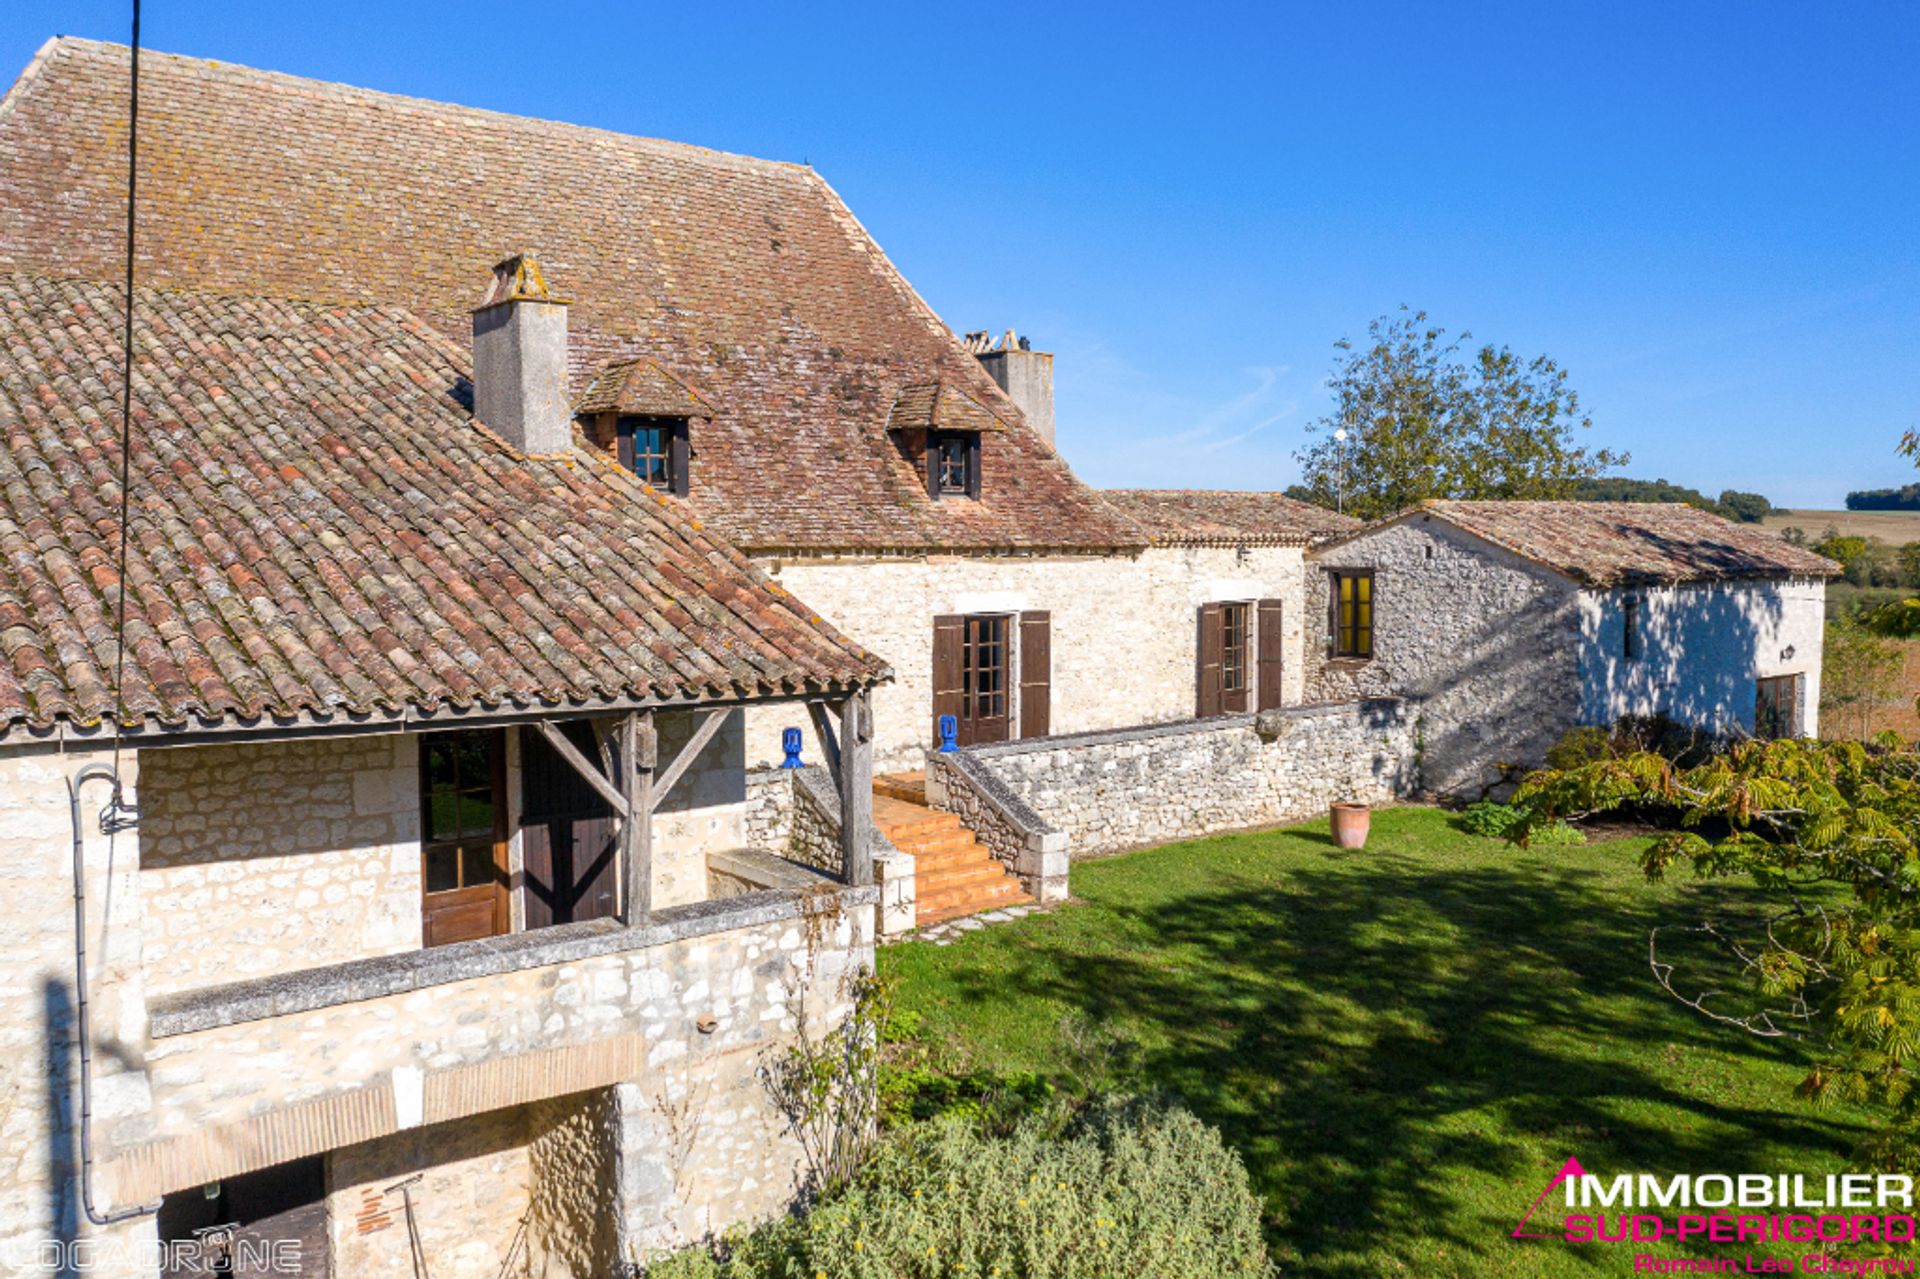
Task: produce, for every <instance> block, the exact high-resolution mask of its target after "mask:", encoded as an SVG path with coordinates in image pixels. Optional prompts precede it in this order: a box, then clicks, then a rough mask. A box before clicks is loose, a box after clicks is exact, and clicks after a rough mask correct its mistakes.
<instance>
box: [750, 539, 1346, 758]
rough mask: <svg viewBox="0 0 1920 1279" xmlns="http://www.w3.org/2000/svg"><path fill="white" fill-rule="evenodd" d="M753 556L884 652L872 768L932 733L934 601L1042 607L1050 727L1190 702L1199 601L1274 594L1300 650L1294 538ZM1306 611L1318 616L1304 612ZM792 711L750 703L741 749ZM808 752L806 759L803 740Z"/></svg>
mask: <svg viewBox="0 0 1920 1279" xmlns="http://www.w3.org/2000/svg"><path fill="white" fill-rule="evenodd" d="M760 563H761V564H762V566H763V567H765V568H767V569H768V570H769V571H770V572H772V573H773V575H774V578H775V580H776V581H777V582H778V583H779V584H780V585H781V586H783V587H785V588H786V589H788V590H790V591H792V592H793V593H794V594H795V595H796V596H798V597H799V598H800V599H803V600H805V601H806V602H807V604H808V605H809V606H811V607H812V608H814V609H816V610H818V611H819V613H820V615H821V616H823V617H825V618H827V619H829V620H830V621H832V622H833V624H834V625H835V626H837V627H838V628H839V629H840V630H841V631H843V632H845V633H846V634H847V635H849V636H851V637H852V638H853V639H855V640H857V641H859V642H860V643H861V644H863V645H865V646H866V647H867V648H869V649H871V650H873V651H874V652H875V653H878V654H879V655H880V656H882V657H883V658H885V659H886V660H887V662H888V664H889V665H890V666H892V668H893V672H894V682H893V683H892V684H888V685H882V686H881V687H880V688H877V689H876V690H874V731H875V739H874V745H875V756H874V758H875V765H876V767H880V768H898V767H918V766H919V761H920V752H921V751H922V750H924V749H926V748H927V747H929V746H931V745H933V744H934V743H933V742H932V740H931V739H932V719H933V689H932V678H933V619H934V618H935V617H936V616H938V615H941V614H946V613H987V612H997V613H1017V612H1022V611H1026V610H1045V611H1047V612H1049V613H1050V614H1051V615H1052V619H1051V644H1052V670H1051V681H1050V693H1051V702H1052V725H1051V728H1052V731H1053V732H1054V733H1075V732H1085V731H1088V730H1094V729H1106V728H1117V727H1123V726H1127V725H1132V724H1143V723H1161V722H1168V721H1172V720H1178V719H1183V718H1186V717H1188V716H1191V715H1192V714H1193V712H1194V663H1195V654H1194V648H1195V643H1196V640H1197V637H1198V630H1199V620H1198V610H1199V607H1200V605H1202V604H1205V603H1211V602H1215V601H1219V600H1258V599H1282V600H1286V601H1288V602H1289V607H1288V608H1287V609H1286V610H1285V613H1284V621H1283V626H1284V628H1285V631H1286V637H1287V638H1286V650H1287V652H1288V653H1289V654H1290V655H1291V654H1297V653H1298V652H1299V651H1300V635H1301V625H1302V622H1303V613H1302V610H1301V609H1300V608H1299V607H1294V606H1293V605H1294V604H1295V603H1296V602H1297V601H1299V600H1300V599H1301V589H1302V582H1303V574H1304V569H1303V566H1302V558H1301V552H1300V550H1299V549H1298V548H1296V547H1250V548H1247V550H1246V551H1245V553H1244V555H1243V554H1242V553H1241V552H1239V551H1237V550H1236V549H1235V548H1231V547H1219V548H1211V547H1208V548H1195V547H1168V548H1155V549H1151V550H1147V551H1144V552H1140V553H1137V554H1133V555H1106V556H1017V555H1006V556H920V557H902V558H897V559H867V560H856V559H800V560H792V559H784V560H783V559H770V558H766V557H762V558H761V560H760ZM1312 624H1313V625H1315V626H1317V625H1318V624H1319V623H1318V620H1317V618H1316V620H1315V621H1314V622H1313V623H1312ZM1015 639H1016V644H1015V647H1016V652H1015V653H1014V655H1013V662H1014V664H1015V665H1016V667H1017V665H1018V662H1019V660H1020V658H1019V653H1018V651H1017V648H1018V645H1017V636H1016V637H1015ZM1013 683H1014V684H1015V685H1016V686H1017V685H1018V683H1019V681H1018V679H1017V678H1016V679H1015V680H1014V681H1013ZM1301 689H1302V675H1301V671H1300V664H1299V662H1298V661H1289V662H1288V663H1287V664H1286V674H1285V677H1284V679H1283V690H1284V693H1285V698H1286V700H1287V701H1289V702H1296V701H1299V700H1300V697H1301ZM1018 720H1019V716H1018V713H1017V707H1016V712H1015V715H1014V722H1015V723H1016V724H1017V723H1018ZM804 724H805V717H804V714H802V713H800V712H799V711H798V710H797V708H793V709H789V708H782V707H772V708H767V709H764V710H763V709H755V710H753V711H751V712H749V715H748V726H747V758H748V760H749V761H750V762H752V763H754V764H756V765H758V764H775V763H778V762H779V761H780V758H781V751H780V730H781V729H782V728H784V727H787V726H790V725H792V726H804ZM808 759H809V762H813V763H818V762H819V761H818V759H817V758H815V757H814V748H813V746H812V745H811V741H809V747H808Z"/></svg>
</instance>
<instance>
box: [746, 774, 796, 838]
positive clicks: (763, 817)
mask: <svg viewBox="0 0 1920 1279" xmlns="http://www.w3.org/2000/svg"><path fill="white" fill-rule="evenodd" d="M795 771H796V770H794V769H791V768H756V769H752V770H750V771H749V772H748V773H747V775H746V786H745V788H744V793H745V795H746V807H745V808H744V809H743V810H742V812H741V821H742V822H743V823H744V825H745V827H746V832H747V838H746V846H747V847H748V848H764V849H767V850H768V851H770V852H776V853H781V854H784V853H785V852H786V850H787V846H788V845H789V844H791V843H792V842H793V803H794V794H793V774H794V772H795Z"/></svg>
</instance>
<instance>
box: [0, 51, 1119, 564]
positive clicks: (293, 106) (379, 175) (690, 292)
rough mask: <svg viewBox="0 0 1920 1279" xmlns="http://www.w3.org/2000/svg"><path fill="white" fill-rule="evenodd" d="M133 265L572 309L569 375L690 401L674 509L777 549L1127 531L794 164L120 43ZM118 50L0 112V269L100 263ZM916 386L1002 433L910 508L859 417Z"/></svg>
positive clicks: (343, 290)
mask: <svg viewBox="0 0 1920 1279" xmlns="http://www.w3.org/2000/svg"><path fill="white" fill-rule="evenodd" d="M140 83H141V102H140V128H141V139H142V156H143V161H142V172H141V176H140V181H141V188H140V189H141V195H142V199H143V201H144V208H143V214H142V219H141V225H140V233H139V244H140V250H141V261H140V279H141V280H142V281H143V282H147V283H151V284H156V285H163V286H172V287H183V288H194V289H211V290H214V291H220V292H234V293H249V294H268V295H275V296H282V297H300V298H314V299H323V300H338V301H348V302H374V303H382V304H389V303H390V304H397V305H402V306H406V307H408V308H409V309H410V310H412V311H413V312H414V313H416V314H418V315H420V316H421V317H422V318H424V319H426V320H427V321H428V322H429V323H431V324H433V325H434V326H435V327H437V328H438V329H439V330H440V331H441V332H442V333H443V334H444V335H446V336H447V337H448V338H449V339H450V340H452V341H453V342H455V343H457V344H459V345H460V346H461V347H462V348H464V347H465V346H466V344H467V342H468V338H469V332H470V328H469V323H470V321H469V313H470V311H471V310H472V308H473V306H474V304H475V300H476V298H477V296H478V295H479V293H480V292H481V285H482V283H483V282H484V281H486V279H487V278H488V274H489V272H490V270H491V268H492V266H493V264H494V263H496V262H498V261H499V260H500V259H501V258H502V257H503V256H504V255H505V254H507V253H509V252H513V251H526V252H530V253H533V254H534V255H536V256H537V257H538V258H539V260H540V262H541V264H542V266H543V267H544V268H545V270H546V277H547V283H548V284H549V285H550V286H551V288H552V290H553V291H554V292H555V293H557V294H560V295H561V296H564V297H567V298H569V299H570V300H571V302H572V304H573V305H572V309H571V310H570V312H569V316H568V320H569V325H570V328H571V330H572V333H573V335H574V338H575V343H574V350H573V353H572V361H573V373H574V390H575V392H576V394H578V393H581V392H583V391H585V389H586V387H587V385H588V383H589V382H591V381H592V380H593V379H594V377H595V376H596V375H597V374H599V373H600V372H601V371H602V370H604V369H605V368H606V367H607V366H608V365H609V364H610V363H612V362H615V361H628V360H643V359H644V360H653V361H655V362H656V363H657V364H658V365H659V367H661V368H662V369H667V370H671V371H672V372H673V374H674V376H675V377H677V378H680V379H681V380H683V381H685V382H687V383H688V384H689V385H692V386H696V387H698V388H700V391H701V393H702V394H703V395H704V396H705V397H706V398H707V399H708V400H709V401H710V402H711V403H712V405H713V406H714V408H715V410H716V413H715V416H714V417H713V419H712V420H710V421H707V422H703V423H700V424H699V425H698V426H697V427H696V429H695V430H694V432H693V438H692V440H691V445H692V450H693V461H692V467H691V473H692V496H691V500H692V502H693V503H694V504H695V506H696V507H697V508H698V509H699V510H700V511H701V513H702V514H703V515H704V516H705V517H706V518H708V519H710V520H711V521H712V522H713V523H714V524H715V525H716V526H717V527H719V528H720V529H721V530H722V531H723V532H725V533H727V534H728V535H729V536H730V537H732V539H733V540H734V541H735V542H736V543H737V544H740V545H743V546H748V547H753V548H760V549H778V550H786V549H793V550H809V549H817V550H835V549H856V550H857V549H876V550H877V549H896V548H897V549H903V550H920V551H925V550H935V549H939V550H964V549H974V548H981V549H1002V548H1005V549H1039V548H1062V547H1085V548H1105V547H1126V546H1135V545H1138V544H1139V540H1138V534H1137V532H1136V531H1135V529H1134V528H1133V526H1132V525H1131V524H1129V523H1128V522H1126V521H1125V520H1123V519H1121V518H1120V517H1118V516H1117V515H1116V513H1115V512H1114V511H1113V510H1112V508H1111V507H1109V506H1107V505H1106V504H1105V503H1104V502H1102V501H1101V500H1100V499H1099V498H1098V496H1096V495H1095V494H1094V492H1093V491H1092V490H1091V489H1088V488H1087V487H1086V486H1085V485H1083V484H1081V483H1080V482H1079V481H1078V480H1077V479H1075V478H1074V476H1073V474H1072V473H1071V472H1070V471H1069V470H1068V469H1067V467H1066V465H1065V463H1063V462H1062V461H1061V460H1060V459H1059V457H1058V456H1057V455H1056V454H1055V453H1054V452H1053V450H1052V449H1050V448H1049V447H1048V446H1047V445H1046V443H1045V442H1044V441H1042V440H1041V439H1040V438H1039V437H1038V436H1037V435H1035V434H1034V433H1033V432H1032V431H1031V430H1028V429H1026V428H1025V425H1024V421H1023V419H1022V418H1021V416H1020V411H1019V409H1018V408H1016V407H1015V406H1014V405H1013V403H1012V401H1010V400H1008V399H1007V398H1006V397H1005V395H1003V394H1002V392H1001V391H1000V389H999V387H998V386H996V385H995V384H994V382H993V379H992V378H990V377H989V376H987V374H986V372H985V371H984V370H983V369H982V368H981V367H980V365H979V361H978V360H976V359H975V358H974V357H973V356H971V355H969V354H968V353H967V351H966V350H965V349H964V348H963V347H962V346H961V344H960V342H959V341H958V339H956V338H955V336H954V335H953V333H952V332H951V331H950V330H949V329H948V328H947V327H946V326H945V325H944V324H943V323H941V321H940V318H939V317H938V316H937V315H935V314H934V312H933V311H932V309H931V308H929V307H928V306H927V305H926V303H925V302H924V301H922V300H921V298H920V297H919V295H918V294H916V293H915V292H914V291H913V289H912V288H911V287H910V286H909V285H908V284H907V282H906V280H905V279H903V278H902V277H901V275H900V274H899V272H898V271H897V270H895V268H894V266H893V264H892V263H891V262H889V261H888V260H887V257H886V255H885V254H884V253H882V252H881V250H880V247H879V246H878V245H877V244H876V243H875V242H874V241H873V239H872V237H870V236H869V235H868V234H867V232H866V230H865V229H864V228H863V227H861V225H860V224H859V222H857V221H856V220H855V219H854V217H853V215H852V214H851V213H850V212H849V211H848V210H847V208H846V206H845V205H844V204H843V203H842V202H841V200H840V198H839V196H838V195H836V194H835V193H834V191H833V190H832V188H831V187H829V186H828V185H827V183H826V182H825V181H824V180H822V179H821V178H820V176H819V175H818V174H816V173H814V172H813V171H812V170H811V169H808V168H806V167H803V166H800V165H793V164H779V163H773V162H769V161H764V160H754V159H748V158H744V157H740V156H732V155H724V154H721V153H718V152H714V151H708V150H703V149H701V148H698V147H692V146H683V145H679V144H676V143H670V142H660V141H654V140H650V139H645V138H634V137H627V136H623V135H620V134H615V133H609V132H605V131H602V130H597V129H588V128H581V127H578V126H574V125H566V124H555V123H549V122H546V121H541V120H531V119H524V118H520V117H516V116H508V115H500V114H496V113H492V112H487V111H479V110H474V109H470V108H465V107H457V106H449V105H445V104H442V103H436V102H427V101H422V100H420V99H415V98H404V97H398V96H394V95H391V94H383V93H375V92H372V91H369V90H363V89H355V88H350V87H346V86H342V85H336V84H326V83H321V82H319V81H313V80H302V79H298V78H295V77H292V76H286V75H278V74H274V73H270V72H263V71H255V70H250V69H247V68H244V67H237V66H232V65H229V64H225V63H217V62H211V61H208V60H205V59H196V58H184V57H177V56H172V55H167V54H155V53H143V54H142V59H141V82H140ZM126 85H127V51H126V49H125V48H123V47H121V46H117V45H107V44H98V43H94V42H91V41H85V40H75V39H69V38H62V39H59V40H56V41H53V42H51V43H50V44H49V45H48V46H47V47H46V48H45V49H44V50H43V51H42V52H41V54H40V56H39V57H38V58H36V60H35V63H34V65H33V66H32V67H30V68H29V70H28V72H27V74H25V75H24V76H22V77H21V80H20V82H19V83H17V84H16V85H15V86H14V88H13V89H12V90H11V92H10V93H9V94H8V96H7V98H6V99H5V100H4V102H0V269H20V270H27V271H31V272H34V273H37V274H48V275H62V276H65V275H75V276H84V277H88V278H92V279H105V280H112V279H118V278H119V272H120V270H121V254H122V252H123V235H122V233H123V227H124V216H125V209H124V204H123V200H124V183H125V178H126V91H127V90H126ZM931 383H938V384H940V385H941V386H943V387H948V388H952V389H953V390H954V391H955V392H956V393H958V394H961V395H963V396H964V397H965V398H967V399H969V400H971V401H973V402H974V403H976V404H979V405H982V406H986V408H987V411H988V412H989V413H990V415H992V416H997V417H998V418H999V419H1001V420H1002V421H1004V422H1007V423H1009V424H1016V425H1017V427H1018V429H1012V430H1006V431H999V432H994V433H991V434H990V435H988V436H987V438H986V439H985V441H984V443H983V447H982V462H981V468H982V474H983V479H984V496H983V498H982V499H981V500H979V501H946V502H935V501H934V500H933V499H931V498H929V497H928V496H927V493H926V490H925V488H924V484H923V480H922V475H921V473H920V472H919V471H918V470H917V469H916V466H915V463H914V461H913V459H912V458H911V457H910V456H909V455H908V452H907V450H905V449H903V447H902V446H901V445H900V444H899V443H898V442H897V441H896V440H895V439H893V438H891V437H890V436H889V433H888V431H887V429H886V422H887V415H888V412H889V410H890V409H891V408H892V407H893V405H894V402H895V399H896V397H897V396H898V395H899V393H900V391H901V390H902V389H903V388H906V387H912V386H924V385H928V384H931Z"/></svg>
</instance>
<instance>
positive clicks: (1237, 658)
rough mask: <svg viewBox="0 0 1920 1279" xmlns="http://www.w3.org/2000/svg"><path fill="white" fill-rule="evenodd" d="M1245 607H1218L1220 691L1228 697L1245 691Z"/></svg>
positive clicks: (1238, 605) (1231, 605)
mask: <svg viewBox="0 0 1920 1279" xmlns="http://www.w3.org/2000/svg"><path fill="white" fill-rule="evenodd" d="M1247 611H1248V610H1247V606H1246V605H1245V604H1222V605H1221V606H1220V691H1221V692H1222V693H1224V694H1227V695H1228V696H1231V695H1233V694H1235V693H1239V694H1242V695H1243V700H1244V694H1245V693H1246V691H1247V629H1248V628H1247Z"/></svg>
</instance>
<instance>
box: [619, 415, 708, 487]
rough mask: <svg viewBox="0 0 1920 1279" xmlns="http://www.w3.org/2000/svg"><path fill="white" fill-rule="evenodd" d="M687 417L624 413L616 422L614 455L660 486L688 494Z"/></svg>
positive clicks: (641, 476)
mask: <svg viewBox="0 0 1920 1279" xmlns="http://www.w3.org/2000/svg"><path fill="white" fill-rule="evenodd" d="M689 437H690V432H689V429H688V419H686V418H684V417H643V416H638V415H632V416H623V417H621V418H620V419H619V420H618V421H616V422H615V423H614V428H613V441H614V454H615V456H616V457H618V458H619V460H620V465H622V466H624V467H626V468H627V469H628V470H629V471H632V472H633V473H634V474H635V475H637V476H639V477H640V478H641V479H642V480H644V481H645V482H647V483H648V484H651V485H653V486H654V487H655V488H657V489H661V490H663V491H665V492H668V493H671V494H673V495H674V496H675V497H685V496H686V495H687V492H688V489H689V487H690V485H689V483H688V480H689V476H688V473H687V472H688V460H689V449H688V441H689Z"/></svg>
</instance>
